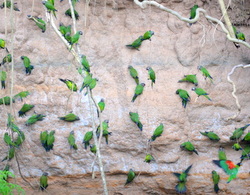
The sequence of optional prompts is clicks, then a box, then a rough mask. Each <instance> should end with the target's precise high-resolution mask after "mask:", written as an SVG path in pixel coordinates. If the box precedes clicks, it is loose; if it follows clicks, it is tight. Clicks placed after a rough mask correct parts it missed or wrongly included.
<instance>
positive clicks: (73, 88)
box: [59, 79, 77, 92]
mask: <svg viewBox="0 0 250 195" xmlns="http://www.w3.org/2000/svg"><path fill="white" fill-rule="evenodd" d="M59 80H60V81H62V82H64V83H65V84H66V85H67V87H68V89H69V90H70V91H74V92H76V91H77V85H76V84H75V83H74V81H71V80H69V79H59Z"/></svg>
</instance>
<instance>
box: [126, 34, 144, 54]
mask: <svg viewBox="0 0 250 195" xmlns="http://www.w3.org/2000/svg"><path fill="white" fill-rule="evenodd" d="M142 41H143V36H140V37H139V38H138V39H136V40H135V41H134V42H133V43H131V44H130V45H126V46H127V47H129V48H132V49H136V50H138V51H139V47H140V46H141V44H142Z"/></svg>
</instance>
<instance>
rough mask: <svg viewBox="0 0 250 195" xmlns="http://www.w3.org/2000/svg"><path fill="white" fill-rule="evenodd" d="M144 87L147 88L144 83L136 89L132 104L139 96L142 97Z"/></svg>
mask: <svg viewBox="0 0 250 195" xmlns="http://www.w3.org/2000/svg"><path fill="white" fill-rule="evenodd" d="M144 87H145V84H144V83H141V84H139V85H137V86H136V88H135V93H134V96H133V98H132V102H134V101H135V99H136V98H137V97H138V96H139V95H141V94H142V93H143V89H144Z"/></svg>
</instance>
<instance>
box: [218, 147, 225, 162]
mask: <svg viewBox="0 0 250 195" xmlns="http://www.w3.org/2000/svg"><path fill="white" fill-rule="evenodd" d="M218 158H219V160H227V156H226V152H225V150H224V148H223V147H221V146H220V148H219V151H218Z"/></svg>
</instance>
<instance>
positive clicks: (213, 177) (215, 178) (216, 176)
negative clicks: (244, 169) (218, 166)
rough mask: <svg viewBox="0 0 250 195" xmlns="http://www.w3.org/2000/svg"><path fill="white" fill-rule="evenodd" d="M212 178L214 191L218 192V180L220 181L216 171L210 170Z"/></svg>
mask: <svg viewBox="0 0 250 195" xmlns="http://www.w3.org/2000/svg"><path fill="white" fill-rule="evenodd" d="M212 179H213V183H214V191H215V193H218V192H219V190H220V188H219V182H220V176H219V174H218V173H217V172H216V171H214V170H213V171H212Z"/></svg>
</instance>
